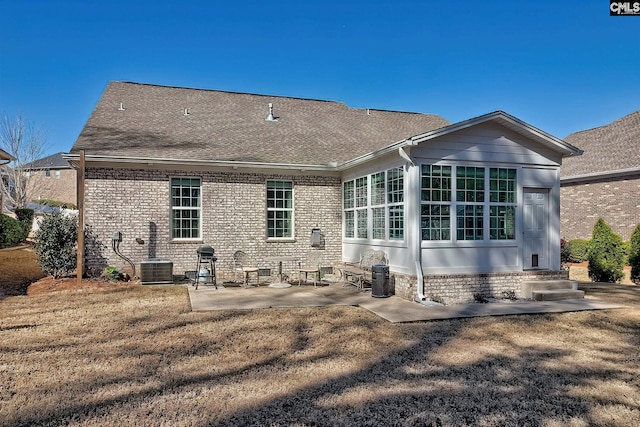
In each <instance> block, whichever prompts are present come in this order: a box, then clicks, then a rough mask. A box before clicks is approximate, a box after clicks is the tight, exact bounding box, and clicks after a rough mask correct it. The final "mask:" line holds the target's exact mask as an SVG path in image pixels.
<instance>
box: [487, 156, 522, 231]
mask: <svg viewBox="0 0 640 427" xmlns="http://www.w3.org/2000/svg"><path fill="white" fill-rule="evenodd" d="M516 188H517V187H516V170H515V169H504V168H491V169H490V170H489V202H490V205H489V212H490V213H489V237H490V239H491V240H513V239H515V238H516V206H517V205H516V203H517V199H516Z"/></svg>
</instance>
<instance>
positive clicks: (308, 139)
mask: <svg viewBox="0 0 640 427" xmlns="http://www.w3.org/2000/svg"><path fill="white" fill-rule="evenodd" d="M270 103H271V104H273V115H274V116H275V119H276V120H273V121H270V120H266V119H267V116H268V114H269V104H270ZM449 123H450V122H449V121H447V120H445V119H443V118H442V117H440V116H437V115H432V114H419V113H405V112H394V111H382V110H369V109H356V108H350V107H348V106H347V105H345V104H343V103H340V102H335V101H321V100H312V99H299V98H290V97H280V96H268V95H255V94H248V93H235V92H224V91H215V90H202V89H187V88H179V87H167V86H156V85H149V84H140V83H128V82H111V83H109V84H108V85H107V88H106V89H105V91H104V93H103V94H102V97H101V98H100V100H99V101H98V104H97V105H96V108H95V109H94V111H93V113H92V114H91V117H90V118H89V120H88V122H87V124H86V125H85V127H84V129H83V130H82V132H81V133H80V136H79V137H78V139H77V141H76V142H75V144H74V146H73V147H72V149H71V153H77V152H79V150H85V153H86V155H89V156H91V155H93V156H113V157H126V158H141V159H175V160H213V161H238V162H260V163H278V164H283V163H286V164H301V165H304V164H306V165H326V164H328V163H329V162H334V161H335V162H338V163H342V162H345V161H347V160H350V159H353V158H355V157H357V156H360V155H363V154H366V153H370V152H373V151H375V150H378V149H381V148H384V147H387V146H389V145H390V144H393V143H394V142H398V141H401V140H403V139H405V138H409V137H411V136H414V135H417V134H420V133H424V132H427V131H429V130H433V129H437V128H440V127H443V126H446V125H448V124H449Z"/></svg>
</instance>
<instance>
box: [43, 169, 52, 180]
mask: <svg viewBox="0 0 640 427" xmlns="http://www.w3.org/2000/svg"><path fill="white" fill-rule="evenodd" d="M44 176H45V177H47V178H49V177H50V176H51V170H50V169H45V170H44Z"/></svg>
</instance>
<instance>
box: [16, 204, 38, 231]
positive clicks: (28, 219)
mask: <svg viewBox="0 0 640 427" xmlns="http://www.w3.org/2000/svg"><path fill="white" fill-rule="evenodd" d="M15 214H16V218H17V219H18V221H20V222H22V223H25V224H29V228H31V225H32V224H33V214H34V212H33V209H29V208H16V210H15Z"/></svg>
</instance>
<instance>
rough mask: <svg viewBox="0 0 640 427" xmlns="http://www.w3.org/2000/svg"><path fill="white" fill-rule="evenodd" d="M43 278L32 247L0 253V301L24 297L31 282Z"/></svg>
mask: <svg viewBox="0 0 640 427" xmlns="http://www.w3.org/2000/svg"><path fill="white" fill-rule="evenodd" d="M42 277H44V273H43V272H42V270H41V269H40V267H39V266H38V263H37V255H36V253H35V251H34V250H33V248H32V247H28V248H25V249H21V250H2V251H0V299H2V298H4V297H5V296H11V295H24V294H25V293H26V291H27V287H28V286H29V284H30V283H31V282H33V281H36V280H38V279H40V278H42Z"/></svg>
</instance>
